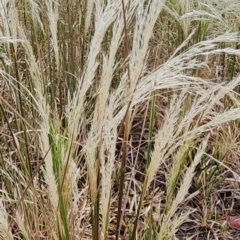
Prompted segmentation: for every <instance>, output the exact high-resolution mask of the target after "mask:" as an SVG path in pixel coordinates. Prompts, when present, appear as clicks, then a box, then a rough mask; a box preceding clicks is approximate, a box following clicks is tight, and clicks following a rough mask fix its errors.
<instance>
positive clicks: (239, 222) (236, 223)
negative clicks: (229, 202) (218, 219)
mask: <svg viewBox="0 0 240 240" xmlns="http://www.w3.org/2000/svg"><path fill="white" fill-rule="evenodd" d="M224 220H225V221H226V223H227V225H228V226H229V227H231V228H234V229H238V230H240V215H237V216H226V217H224Z"/></svg>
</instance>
